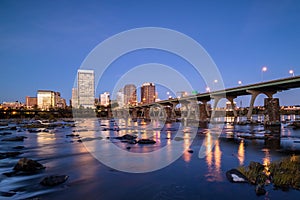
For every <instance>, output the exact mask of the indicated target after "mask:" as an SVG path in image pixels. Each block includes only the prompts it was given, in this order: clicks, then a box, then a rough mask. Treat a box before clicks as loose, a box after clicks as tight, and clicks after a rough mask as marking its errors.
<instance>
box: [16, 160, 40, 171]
mask: <svg viewBox="0 0 300 200" xmlns="http://www.w3.org/2000/svg"><path fill="white" fill-rule="evenodd" d="M41 169H45V167H44V166H43V165H42V164H40V163H39V162H37V161H34V160H31V159H28V158H21V159H20V160H19V161H18V163H17V164H16V165H15V166H14V168H13V170H15V171H24V172H35V171H37V170H41Z"/></svg>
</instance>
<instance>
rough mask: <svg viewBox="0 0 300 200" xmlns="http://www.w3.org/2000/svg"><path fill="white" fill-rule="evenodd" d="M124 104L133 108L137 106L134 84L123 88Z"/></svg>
mask: <svg viewBox="0 0 300 200" xmlns="http://www.w3.org/2000/svg"><path fill="white" fill-rule="evenodd" d="M123 92H124V104H125V105H131V106H135V105H136V104H137V97H136V86H135V85H134V84H127V85H125V86H124V89H123Z"/></svg>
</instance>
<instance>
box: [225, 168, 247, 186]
mask: <svg viewBox="0 0 300 200" xmlns="http://www.w3.org/2000/svg"><path fill="white" fill-rule="evenodd" d="M226 177H227V179H228V180H229V181H230V182H232V183H248V179H247V177H246V176H245V175H244V174H242V173H241V172H240V171H239V170H237V169H231V170H229V171H227V172H226Z"/></svg>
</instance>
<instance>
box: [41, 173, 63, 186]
mask: <svg viewBox="0 0 300 200" xmlns="http://www.w3.org/2000/svg"><path fill="white" fill-rule="evenodd" d="M68 178H69V176H67V175H53V176H47V177H45V178H44V179H43V180H42V181H41V184H42V185H44V186H56V185H59V184H62V183H64V182H66V180H67V179H68Z"/></svg>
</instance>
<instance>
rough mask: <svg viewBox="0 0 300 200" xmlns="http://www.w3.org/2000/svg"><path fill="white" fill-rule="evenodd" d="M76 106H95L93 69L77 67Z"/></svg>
mask: <svg viewBox="0 0 300 200" xmlns="http://www.w3.org/2000/svg"><path fill="white" fill-rule="evenodd" d="M77 89H78V93H77V95H78V106H80V107H84V108H94V107H95V75H94V70H83V69H79V70H78V74H77Z"/></svg>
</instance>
